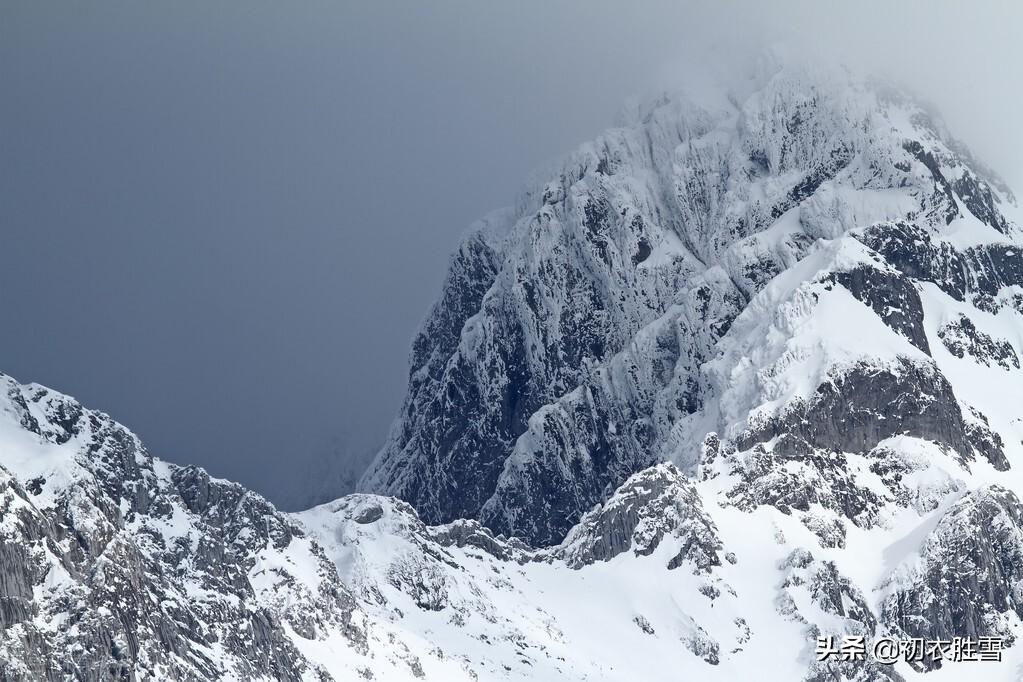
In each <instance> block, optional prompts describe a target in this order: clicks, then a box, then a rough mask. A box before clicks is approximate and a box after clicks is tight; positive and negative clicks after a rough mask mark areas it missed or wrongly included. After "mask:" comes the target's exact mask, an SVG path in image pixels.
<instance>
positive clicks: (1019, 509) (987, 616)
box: [882, 486, 1023, 666]
mask: <svg viewBox="0 0 1023 682" xmlns="http://www.w3.org/2000/svg"><path fill="white" fill-rule="evenodd" d="M920 556H921V557H922V562H921V563H920V565H919V566H916V567H914V566H907V567H905V568H904V569H903V570H901V571H897V572H896V573H895V574H894V576H893V578H892V579H891V590H892V593H891V596H889V597H888V598H887V599H886V600H885V602H884V604H883V611H882V618H883V620H884V621H885V622H886V623H889V624H890V625H891V626H893V627H896V628H898V629H899V630H900V631H901V632H903V633H905V634H906V635H907V636H910V637H923V638H926V639H950V638H952V637H973V638H976V637H981V636H1002V637H1007V638H1008V640H1009V641H1010V642H1011V641H1012V634H1011V633H1010V632H1009V630H1008V626H1007V625H1006V622H1007V621H1006V620H1005V619H1004V614H1006V613H1007V612H1013V613H1015V614H1017V615H1021V614H1023V600H1021V597H1020V594H1019V593H1018V590H1017V589H1016V588H1015V587H1014V586H1016V585H1019V584H1020V580H1021V579H1023V505H1021V504H1020V501H1019V499H1018V498H1017V497H1016V495H1015V494H1014V493H1012V492H1011V491H1009V490H1006V489H1005V488H1002V487H1000V486H990V487H987V488H983V489H981V490H977V491H975V492H972V493H970V494H968V495H966V496H965V497H963V498H962V499H961V500H959V502H957V503H956V504H955V505H954V506H953V507H952V508H951V509H950V510H949V511H948V512H946V513H945V515H944V516H943V517H942V518H941V521H940V522H939V523H938V525H937V526H936V527H935V528H934V530H933V531H932V532H931V533H930V535H928V537H927V539H926V540H925V541H924V543H923V546H922V547H921V549H920ZM928 664H929V665H932V666H933V665H940V661H929V662H928Z"/></svg>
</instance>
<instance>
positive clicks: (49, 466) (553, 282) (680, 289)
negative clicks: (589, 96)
mask: <svg viewBox="0 0 1023 682" xmlns="http://www.w3.org/2000/svg"><path fill="white" fill-rule="evenodd" d="M1021 355H1023V233H1021V229H1020V227H1019V212H1018V209H1017V206H1016V203H1015V199H1014V198H1013V196H1012V194H1011V193H1010V191H1009V189H1008V188H1007V187H1005V186H1004V184H1003V183H1002V182H1000V181H999V180H998V179H997V177H995V176H994V175H993V174H992V173H991V172H990V171H989V170H987V169H985V168H984V167H983V166H982V165H981V164H979V163H978V162H977V161H976V159H974V158H973V157H972V156H971V155H970V154H969V152H967V151H966V150H965V149H964V148H963V147H962V146H961V145H960V144H958V143H956V142H955V140H954V139H953V138H952V137H951V136H950V135H949V134H948V132H947V131H946V130H945V128H944V126H943V125H942V123H941V122H940V120H938V119H937V117H936V116H935V115H933V114H932V113H930V112H928V111H927V110H926V109H925V108H923V107H921V106H920V105H918V104H917V103H916V102H915V100H913V99H912V98H911V97H908V96H907V95H905V94H904V93H902V92H900V91H899V90H898V89H895V88H892V87H889V86H885V85H881V84H878V83H876V82H873V81H870V80H864V79H859V78H857V77H854V76H851V75H850V74H848V73H847V72H845V71H833V70H828V69H823V68H821V69H817V68H812V69H810V68H801V67H796V66H793V65H786V64H782V63H779V62H777V61H774V60H765V61H764V62H763V63H762V64H761V66H760V67H759V68H758V69H757V70H756V72H755V73H754V75H752V76H751V77H750V78H748V79H746V80H744V81H742V82H741V83H738V84H736V85H734V86H732V87H730V88H727V89H722V90H721V92H717V93H711V92H707V93H702V94H700V96H699V97H687V96H684V95H666V96H663V97H660V98H657V99H654V100H651V101H648V102H646V103H645V104H642V105H637V106H634V107H632V108H630V110H629V111H628V113H627V114H626V115H625V117H624V120H623V122H622V125H621V126H620V127H617V128H614V129H612V130H609V131H608V132H606V133H605V134H604V135H602V136H601V137H600V138H598V139H597V140H596V141H594V142H592V143H590V144H586V145H584V146H583V147H582V148H580V149H579V150H578V151H577V152H575V153H574V154H571V155H570V156H568V157H567V158H566V159H565V160H564V161H563V162H562V163H561V165H560V166H559V169H558V170H557V171H556V172H554V173H552V174H551V175H550V176H548V177H543V178H541V179H539V180H537V181H536V182H533V183H531V184H530V185H529V186H528V188H527V190H526V191H525V192H524V193H523V194H522V196H521V197H520V199H519V201H518V202H517V203H516V204H515V205H514V206H513V207H511V208H507V209H504V210H500V211H496V212H495V213H492V214H491V215H489V216H488V217H486V218H485V219H483V220H481V221H480V222H479V223H478V224H477V225H475V226H474V227H473V229H472V230H471V231H470V232H469V233H467V235H466V236H465V238H464V239H463V241H462V242H461V244H460V245H459V246H458V249H457V251H456V253H455V255H454V256H453V258H452V260H451V265H450V269H449V271H448V274H447V278H446V280H445V283H444V287H443V290H442V292H441V296H440V298H439V300H438V302H437V303H436V305H435V306H434V308H433V310H432V311H431V313H430V314H429V316H428V317H427V319H426V321H425V323H424V325H423V327H422V330H421V331H420V333H419V335H418V336H417V337H416V339H415V342H414V345H413V348H412V353H411V372H410V380H409V390H408V395H407V397H406V399H405V402H404V405H403V407H402V409H401V413H400V415H399V416H398V418H397V420H396V421H395V423H394V426H393V428H392V430H391V433H390V436H389V438H388V440H387V443H386V445H385V446H384V448H383V449H382V450H381V452H380V453H379V454H378V456H377V458H376V460H375V461H374V463H373V464H372V466H371V467H370V469H369V470H368V471H367V473H366V474H365V475H364V477H363V479H362V481H361V483H360V488H361V492H359V493H357V494H352V495H347V496H345V497H342V498H340V499H337V500H334V501H330V502H327V503H326V504H322V505H319V506H316V507H314V508H312V509H309V510H307V511H304V512H299V513H294V514H287V513H283V512H281V511H279V510H277V509H275V508H274V506H273V505H271V504H270V503H269V502H267V501H266V500H265V499H263V498H262V497H261V496H260V495H258V494H256V493H254V492H252V491H249V490H246V489H245V488H243V487H242V486H240V485H238V484H235V483H231V482H228V481H224V480H220V479H216V478H213V477H211V476H210V475H209V474H207V473H206V472H205V471H203V470H202V469H199V468H197V467H192V466H178V465H174V464H170V463H167V462H163V461H161V460H160V459H158V458H155V457H153V456H152V455H151V454H150V453H149V452H148V451H147V449H146V448H145V446H144V445H143V444H142V443H141V441H140V440H139V439H138V438H137V437H136V436H135V435H134V434H133V433H132V432H131V431H129V430H128V429H127V428H126V427H124V426H123V425H121V424H119V423H117V422H116V421H114V420H113V419H111V418H110V417H109V416H108V415H105V414H103V413H100V412H96V411H94V410H90V409H88V408H86V407H84V406H82V405H81V404H80V403H78V402H77V401H76V400H74V399H73V398H71V397H69V396H65V395H62V394H60V393H57V392H55V391H53V390H51V389H48V388H45V387H42V386H39V385H36V384H21V383H19V382H17V381H16V380H14V379H12V378H10V377H7V376H4V375H0V680H4V681H8V680H9V681H11V682H35V681H38V680H46V681H48V682H57V681H65V680H81V681H84V682H106V681H112V680H118V681H136V680H137V681H143V680H145V681H149V680H176V681H188V682H192V681H200V680H239V681H242V680H244V681H246V682H248V681H251V680H265V681H270V680H274V681H276V680H286V681H288V682H329V681H332V680H333V681H337V682H341V681H345V682H347V681H349V680H386V681H388V682H390V681H393V680H403V681H416V682H418V681H419V680H435V681H437V682H451V681H460V682H469V681H474V682H479V681H480V680H483V681H486V682H489V681H491V680H502V681H503V680H512V681H520V682H525V681H528V680H570V681H575V682H583V681H584V680H585V681H590V682H593V681H600V682H632V681H633V680H650V681H654V682H660V681H664V682H667V681H669V680H678V679H699V680H709V681H713V680H720V681H722V682H724V681H731V680H736V679H764V680H778V681H785V682H790V681H792V680H801V681H804V682H825V681H834V680H842V681H845V682H885V681H898V680H925V679H942V680H944V679H975V678H976V675H978V674H979V675H983V677H984V679H989V680H1005V681H1006V682H1007V681H1008V680H1016V679H1018V671H1019V670H1020V669H1023V647H1021V646H1020V645H1019V644H1018V637H1019V634H1020V633H1021V632H1023V630H1021V628H1023V503H1021V501H1020V499H1019V494H1020V493H1021V492H1023V474H1021V472H1023V412H1021V408H1020V405H1023V368H1021V362H1020V359H1021ZM181 428H188V425H187V424H182V425H181ZM846 636H860V637H863V638H864V640H865V641H866V642H868V643H869V642H873V641H876V640H877V639H878V638H882V637H888V638H895V639H900V640H909V639H911V638H926V639H928V640H948V641H951V640H952V639H953V638H971V639H977V638H981V637H984V638H995V640H993V641H997V642H998V643H999V644H1001V645H1002V647H1003V649H1004V650H1003V651H1002V652H1001V654H1000V655H1001V659H1000V660H1001V662H1000V663H971V662H957V661H953V660H948V659H947V658H946V657H944V656H941V655H936V654H935V653H934V652H931V653H929V654H928V655H926V656H922V657H920V658H918V659H914V660H907V659H903V660H898V661H897V662H895V663H894V664H893V665H892V664H888V663H885V662H882V661H879V660H877V658H876V657H872V656H863V657H858V658H857V657H835V658H822V657H820V656H818V655H816V651H815V644H816V642H817V640H818V638H820V637H832V638H836V637H837V638H839V639H841V638H842V637H846ZM977 666H983V668H979V667H977Z"/></svg>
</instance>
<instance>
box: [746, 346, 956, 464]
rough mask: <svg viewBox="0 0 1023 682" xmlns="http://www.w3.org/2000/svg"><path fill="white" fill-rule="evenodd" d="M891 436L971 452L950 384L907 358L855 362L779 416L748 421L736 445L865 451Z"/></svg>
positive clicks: (790, 450)
mask: <svg viewBox="0 0 1023 682" xmlns="http://www.w3.org/2000/svg"><path fill="white" fill-rule="evenodd" d="M895 435H910V436H917V437H919V438H924V439H927V440H933V441H936V442H938V443H944V444H947V445H949V446H950V447H952V448H953V449H955V450H957V451H959V452H963V453H968V452H971V449H970V447H969V445H968V443H967V440H966V432H965V426H964V424H963V417H962V412H961V411H960V410H959V407H958V404H957V403H956V399H955V396H954V395H953V393H952V387H951V386H950V385H949V383H948V380H947V379H946V378H945V377H944V375H942V373H941V372H940V371H939V370H938V368H937V367H936V366H934V365H932V364H927V363H920V362H912V361H910V360H900V361H899V362H898V363H897V365H896V366H893V367H885V366H875V365H868V364H860V365H857V366H855V367H853V368H851V369H850V370H848V371H846V372H843V373H841V374H839V375H838V376H836V377H835V378H834V379H833V380H832V381H829V382H827V383H824V384H821V385H820V386H818V387H817V390H816V391H815V392H814V395H813V396H812V397H811V398H810V399H809V400H806V401H801V402H797V403H795V404H793V405H792V406H790V407H789V408H788V409H787V410H786V413H785V414H784V415H783V416H782V417H780V418H775V419H771V420H769V421H768V422H767V423H765V424H763V425H757V426H754V427H753V428H751V429H750V430H749V431H748V432H746V433H744V434H743V435H742V436H741V437H740V438H739V439H738V441H737V445H738V447H739V449H746V448H748V447H752V445H753V444H755V443H758V442H764V441H767V440H770V439H772V438H775V437H778V439H779V440H778V442H777V444H776V445H775V451H776V452H780V453H781V454H788V455H796V454H804V453H809V452H811V451H813V450H815V449H822V450H826V451H835V452H867V451H869V450H870V449H871V448H873V447H874V446H875V445H877V444H878V443H879V442H880V441H882V440H884V439H885V438H888V437H890V436H895Z"/></svg>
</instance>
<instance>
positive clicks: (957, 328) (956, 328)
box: [938, 315, 1019, 369]
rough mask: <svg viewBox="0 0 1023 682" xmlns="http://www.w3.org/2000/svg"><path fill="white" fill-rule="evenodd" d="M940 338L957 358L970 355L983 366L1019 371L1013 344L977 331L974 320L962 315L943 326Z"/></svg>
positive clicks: (939, 333)
mask: <svg viewBox="0 0 1023 682" xmlns="http://www.w3.org/2000/svg"><path fill="white" fill-rule="evenodd" d="M938 337H939V338H940V339H941V342H942V343H943V344H944V345H945V348H947V349H948V352H949V353H951V354H952V355H954V356H956V357H957V358H964V357H966V356H967V355H969V356H970V357H971V358H973V359H974V360H976V361H977V362H979V363H980V364H982V365H986V366H988V367H990V366H992V365H998V366H1000V367H1002V368H1003V369H1013V368H1015V369H1019V356H1017V355H1016V350H1015V349H1014V348H1013V347H1012V344H1011V343H1009V342H1008V341H1006V340H1005V339H997V340H996V339H994V338H992V337H991V336H990V335H988V334H985V333H984V332H982V331H980V330H979V329H977V326H976V325H975V324H974V323H973V320H971V319H970V318H968V317H966V316H965V315H960V316H959V317H958V318H957V319H955V320H953V321H952V322H948V323H947V324H944V325H942V327H941V328H940V329H939V330H938Z"/></svg>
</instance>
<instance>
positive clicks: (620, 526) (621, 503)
mask: <svg viewBox="0 0 1023 682" xmlns="http://www.w3.org/2000/svg"><path fill="white" fill-rule="evenodd" d="M665 535H672V536H674V537H676V538H679V539H680V540H681V541H682V547H681V549H680V550H679V551H678V553H677V554H676V555H675V556H674V557H672V558H671V559H670V560H669V561H668V569H669V570H670V569H674V568H677V567H679V566H681V565H683V564H689V565H690V566H691V567H692V569H693V570H696V571H702V572H707V571H709V570H710V569H711V568H712V567H713V566H720V565H721V560H720V559H719V558H718V553H719V552H721V551H722V550H723V548H722V545H721V540H720V539H719V538H718V536H717V528H716V527H715V526H714V522H713V521H712V520H711V519H710V517H709V516H708V515H707V514H706V513H705V512H704V511H703V505H702V503H701V501H700V496H699V494H698V493H697V492H696V489H695V488H694V487H693V484H692V482H691V481H689V480H687V478H686V477H685V476H684V475H683V474H682V472H681V471H679V470H678V468H677V467H675V465H673V464H660V465H657V466H655V467H651V468H649V469H646V470H644V471H642V472H640V473H638V474H636V475H635V476H633V477H632V478H630V479H629V480H628V481H626V483H625V484H624V485H623V486H622V487H621V488H619V489H618V490H617V491H616V492H615V494H614V495H613V496H612V497H611V498H610V499H609V500H608V501H607V502H606V503H605V504H604V505H602V506H601V507H598V508H596V509H594V510H593V511H591V512H589V513H588V514H586V515H585V516H583V519H582V521H581V522H580V523H579V525H578V526H576V527H575V528H574V529H573V530H572V533H571V534H570V535H569V536H568V537H567V538H565V541H564V543H562V545H561V546H560V547H558V548H557V549H555V550H554V552H555V554H556V555H558V556H560V557H563V558H564V560H565V562H566V563H567V564H568V565H569V566H572V567H576V568H578V567H580V566H585V565H587V564H590V563H593V562H595V561H608V560H609V559H612V558H614V557H616V556H618V555H619V554H621V553H622V552H627V551H629V550H632V551H633V552H634V553H635V554H636V555H637V556H644V555H648V554H651V553H653V552H654V550H656V549H657V547H658V545H660V543H661V540H662V539H663V538H664V536H665Z"/></svg>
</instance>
